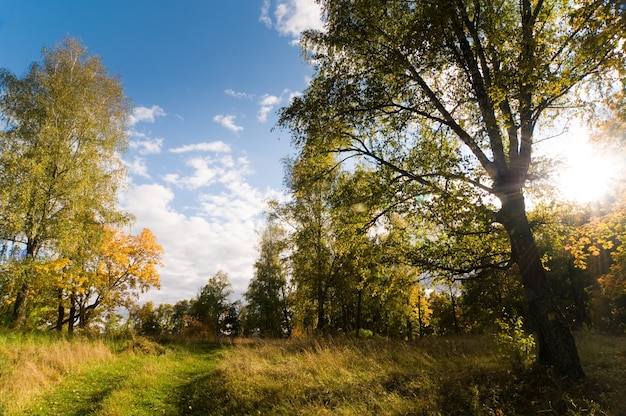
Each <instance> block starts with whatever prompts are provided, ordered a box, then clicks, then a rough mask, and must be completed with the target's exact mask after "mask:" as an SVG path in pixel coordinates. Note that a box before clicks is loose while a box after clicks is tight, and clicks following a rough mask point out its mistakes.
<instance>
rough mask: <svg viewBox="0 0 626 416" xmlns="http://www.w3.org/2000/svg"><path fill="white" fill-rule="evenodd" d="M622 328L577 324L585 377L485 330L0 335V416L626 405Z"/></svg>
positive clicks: (562, 410) (581, 411)
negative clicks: (275, 335) (358, 335)
mask: <svg viewBox="0 0 626 416" xmlns="http://www.w3.org/2000/svg"><path fill="white" fill-rule="evenodd" d="M625 341H626V338H624V337H616V336H608V335H598V334H593V333H578V334H577V343H578V346H579V349H580V353H581V359H582V361H583V366H584V368H585V371H586V373H587V378H586V379H585V380H584V381H582V382H575V381H571V380H563V379H560V378H559V377H557V376H556V375H554V374H553V373H552V372H551V371H550V370H549V369H545V368H541V367H540V366H537V365H527V366H520V365H519V363H515V362H513V361H512V360H511V356H510V354H506V352H505V351H503V350H502V348H501V346H498V345H497V344H496V343H495V342H494V340H493V337H490V336H460V337H429V338H425V339H423V340H419V341H415V342H412V343H406V342H400V341H391V340H385V339H367V340H359V339H352V338H323V339H321V338H318V339H291V340H238V341H236V342H234V343H233V344H228V345H219V344H209V343H200V342H190V341H185V340H168V341H167V342H164V341H162V342H159V343H157V342H155V341H151V340H148V339H145V338H135V337H129V338H124V339H103V338H90V337H84V336H75V337H64V336H56V335H54V334H49V333H13V332H2V333H0V415H76V416H78V415H320V414H333V415H531V414H532V415H535V414H539V415H624V414H626V402H625V401H624V400H623V392H624V391H626V371H625V370H626V342H625Z"/></svg>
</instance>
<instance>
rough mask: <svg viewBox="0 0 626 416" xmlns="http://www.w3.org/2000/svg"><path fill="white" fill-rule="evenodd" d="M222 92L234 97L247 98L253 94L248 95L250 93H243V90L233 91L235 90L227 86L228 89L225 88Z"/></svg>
mask: <svg viewBox="0 0 626 416" xmlns="http://www.w3.org/2000/svg"><path fill="white" fill-rule="evenodd" d="M224 94H226V95H230V96H231V97H235V98H246V99H249V98H252V97H253V95H250V94H248V93H245V92H237V91H235V90H233V89H230V88H229V89H227V90H225V91H224Z"/></svg>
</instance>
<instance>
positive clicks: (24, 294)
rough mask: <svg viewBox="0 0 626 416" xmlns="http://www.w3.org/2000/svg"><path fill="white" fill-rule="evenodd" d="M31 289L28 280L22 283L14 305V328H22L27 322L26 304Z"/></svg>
mask: <svg viewBox="0 0 626 416" xmlns="http://www.w3.org/2000/svg"><path fill="white" fill-rule="evenodd" d="M29 291H30V285H29V284H28V283H27V282H24V283H22V286H20V289H19V291H18V292H17V296H16V297H15V304H14V305H13V315H12V317H11V318H12V320H13V328H15V329H20V328H21V327H22V326H23V325H24V323H25V322H26V306H27V300H28V292H29Z"/></svg>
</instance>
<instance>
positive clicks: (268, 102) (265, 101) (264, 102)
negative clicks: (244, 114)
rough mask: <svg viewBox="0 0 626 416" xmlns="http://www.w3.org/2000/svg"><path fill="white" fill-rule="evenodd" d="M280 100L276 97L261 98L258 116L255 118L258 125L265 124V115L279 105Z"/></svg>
mask: <svg viewBox="0 0 626 416" xmlns="http://www.w3.org/2000/svg"><path fill="white" fill-rule="evenodd" d="M280 101H281V99H280V97H277V96H275V95H269V94H266V95H264V96H263V98H262V99H261V102H260V103H259V104H260V108H259V114H258V116H257V120H258V121H259V122H260V123H265V122H266V121H267V115H268V114H269V112H270V111H272V109H273V108H274V107H275V106H276V105H278V104H279V103H280Z"/></svg>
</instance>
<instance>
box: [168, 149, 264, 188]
mask: <svg viewBox="0 0 626 416" xmlns="http://www.w3.org/2000/svg"><path fill="white" fill-rule="evenodd" d="M185 165H186V166H188V167H190V168H191V170H192V172H191V173H190V174H189V175H182V174H180V173H170V174H167V175H165V176H164V177H163V180H164V181H165V182H166V183H169V184H172V185H175V186H177V187H180V188H185V189H189V190H196V189H199V188H204V187H208V186H211V185H214V184H216V183H219V184H223V185H228V184H230V183H244V182H245V181H244V178H245V176H246V175H248V174H249V173H251V172H252V169H251V167H250V161H249V160H248V159H246V158H245V157H239V158H237V159H236V160H235V159H233V158H232V156H230V155H224V156H222V157H219V158H213V157H209V156H207V157H192V158H190V159H188V160H187V161H186V162H185Z"/></svg>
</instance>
